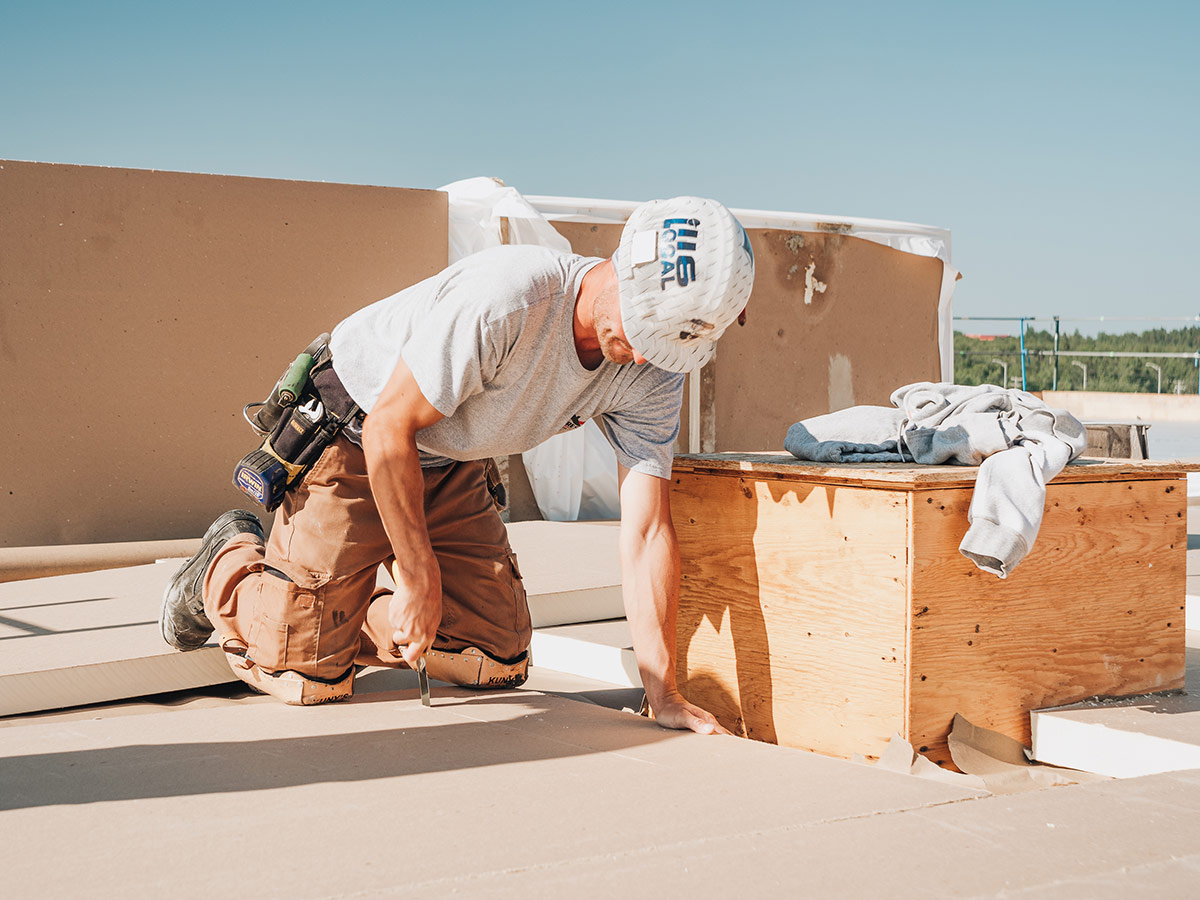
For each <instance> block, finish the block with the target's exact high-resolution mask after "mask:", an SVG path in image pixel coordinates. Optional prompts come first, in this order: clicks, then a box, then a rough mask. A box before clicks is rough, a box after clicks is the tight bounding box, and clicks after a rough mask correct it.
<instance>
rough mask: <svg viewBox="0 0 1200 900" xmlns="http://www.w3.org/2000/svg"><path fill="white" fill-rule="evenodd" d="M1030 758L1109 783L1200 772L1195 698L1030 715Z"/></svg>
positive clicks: (1199, 698)
mask: <svg viewBox="0 0 1200 900" xmlns="http://www.w3.org/2000/svg"><path fill="white" fill-rule="evenodd" d="M1030 722H1031V726H1032V732H1033V748H1032V753H1033V758H1034V759H1036V760H1037V761H1038V762H1043V763H1048V764H1050V765H1056V766H1065V767H1067V768H1071V769H1082V770H1083V771H1085V772H1096V773H1098V774H1101V775H1108V776H1110V777H1113V778H1135V777H1138V776H1142V775H1154V774H1157V773H1160V772H1175V771H1180V770H1183V769H1197V768H1200V695H1198V694H1195V693H1192V694H1174V695H1165V696H1146V697H1136V698H1126V699H1123V700H1111V701H1103V702H1101V701H1090V702H1085V703H1077V704H1073V705H1071V706H1064V707H1058V708H1054V709H1042V710H1035V711H1034V712H1033V713H1032V714H1031V717H1030Z"/></svg>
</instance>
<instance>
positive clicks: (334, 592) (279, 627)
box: [160, 197, 754, 733]
mask: <svg viewBox="0 0 1200 900" xmlns="http://www.w3.org/2000/svg"><path fill="white" fill-rule="evenodd" d="M753 279H754V257H753V253H752V252H751V249H750V242H749V239H748V238H747V236H746V232H745V230H744V229H743V228H742V226H741V224H740V223H739V222H738V221H737V219H736V218H734V216H733V215H732V214H731V213H730V212H729V211H728V210H727V209H726V208H725V207H724V206H722V205H721V204H719V203H717V202H715V201H712V200H704V199H700V198H695V197H678V198H674V199H671V200H656V201H652V202H649V203H646V204H643V205H641V206H639V207H638V208H637V209H636V210H635V211H634V212H633V214H632V215H631V216H630V218H629V220H628V222H627V224H626V226H625V228H624V230H623V232H622V235H621V243H620V247H619V249H618V250H617V252H616V253H615V254H614V255H613V257H612V258H611V259H607V260H603V259H589V258H585V257H581V256H575V255H563V254H560V253H555V252H553V251H550V250H547V249H545V248H541V247H530V246H505V247H497V248H494V249H491V250H485V251H483V252H481V253H477V254H474V255H473V256H470V257H468V258H466V259H463V260H461V261H459V262H457V263H455V264H454V265H451V266H450V267H448V268H447V269H445V270H444V271H442V272H441V273H440V274H438V275H435V276H433V277H432V278H428V279H426V280H425V281H422V282H420V283H418V284H416V285H413V286H412V287H410V288H407V289H406V290H403V291H401V292H399V293H398V294H395V295H394V296H391V297H388V298H385V299H383V300H380V301H379V302H378V303H375V304H372V305H371V306H368V307H366V308H364V309H362V310H360V311H358V312H357V313H355V314H353V315H351V316H350V317H348V318H347V319H345V320H344V321H343V322H342V323H341V324H340V325H338V327H337V328H336V329H335V330H334V332H333V336H332V339H331V341H330V343H329V354H328V355H329V356H330V357H331V363H329V364H324V365H320V364H319V365H318V366H317V367H316V369H314V373H316V374H314V376H313V384H314V385H315V387H316V389H317V390H318V391H319V395H320V400H321V402H322V403H323V404H324V405H325V406H326V407H328V408H329V410H330V412H331V413H332V414H340V413H341V411H342V410H344V409H350V411H351V412H353V411H354V407H353V404H357V407H358V408H359V409H361V410H362V411H363V414H361V415H359V416H357V417H356V418H354V419H353V420H352V421H351V422H350V424H348V425H347V426H346V427H345V428H344V429H343V430H342V432H341V433H340V434H339V435H338V436H337V437H336V439H334V440H333V441H332V443H330V444H329V446H328V447H327V448H326V449H325V450H324V451H323V452H322V454H321V456H320V458H319V460H318V461H317V462H316V464H315V465H314V466H313V467H312V469H311V470H309V471H308V473H307V474H306V475H305V476H304V478H303V480H302V481H301V482H300V483H299V484H298V486H297V487H296V488H295V489H293V490H291V491H290V492H289V493H288V494H287V495H286V496H285V497H284V498H283V501H282V505H281V506H280V507H279V509H278V510H277V511H276V516H275V522H274V526H273V528H272V530H271V537H270V540H269V541H266V542H264V538H263V531H262V528H261V526H260V524H259V521H258V518H257V517H256V516H255V515H254V514H252V513H248V512H245V511H242V510H234V511H232V512H228V513H225V514H224V515H222V516H221V517H219V518H218V519H217V520H216V521H215V522H214V523H213V525H212V526H211V527H210V528H209V530H208V532H207V534H205V536H204V539H203V542H202V546H201V548H200V550H199V551H198V552H197V553H196V555H195V556H193V557H192V558H191V559H190V560H189V561H188V562H187V563H185V564H184V566H183V567H182V568H181V569H180V570H179V572H178V573H177V574H176V575H175V576H174V578H173V579H172V581H171V583H170V584H169V585H168V587H167V589H166V592H165V593H164V596H163V606H162V613H161V616H160V620H161V625H162V631H163V636H164V637H165V638H166V640H167V641H168V642H169V643H170V644H172V645H173V646H174V647H176V648H178V649H180V650H192V649H196V648H198V647H200V646H203V645H204V644H205V643H206V642H207V641H208V639H209V638H210V637H211V635H212V633H213V630H214V627H215V629H216V632H217V637H218V639H219V641H220V645H221V647H222V649H223V650H224V651H225V653H226V656H227V658H228V660H229V662H230V664H231V666H232V667H233V669H234V671H235V673H236V674H237V675H238V676H239V677H240V678H242V679H243V680H244V681H246V682H247V683H248V684H250V685H251V686H253V687H255V688H257V689H259V690H261V691H264V692H266V693H270V694H273V695H275V696H277V697H279V698H281V699H283V700H284V701H286V702H289V703H295V704H306V705H307V704H311V703H320V702H325V701H329V700H340V699H343V698H345V697H348V696H350V694H351V693H352V691H353V684H354V675H355V671H356V665H358V666H361V665H388V666H409V667H413V668H416V666H417V663H418V661H419V660H420V658H421V657H425V660H426V663H427V666H428V671H429V674H430V675H431V676H433V677H434V678H438V679H440V680H443V681H449V682H453V683H456V684H462V685H468V686H477V687H501V686H515V685H519V684H522V683H523V682H524V681H525V678H526V677H527V669H528V664H529V653H528V647H529V641H530V637H531V633H532V629H531V625H530V618H529V609H528V606H527V604H526V601H525V591H524V589H523V587H522V585H521V577H520V572H519V570H518V568H517V561H516V559H515V557H514V556H513V553H512V550H511V549H510V547H509V544H508V539H507V535H506V531H505V527H504V524H503V522H502V521H501V519H500V517H499V514H498V512H497V509H496V506H495V505H494V504H493V502H492V496H491V494H490V493H489V487H488V483H487V478H486V473H485V469H486V468H487V466H486V464H485V463H484V462H482V461H481V460H488V461H490V460H491V459H492V458H494V457H496V456H502V455H507V454H512V453H520V452H522V451H524V450H528V449H529V448H531V447H533V446H535V445H537V444H539V443H540V442H542V441H543V440H545V439H547V438H549V437H551V436H552V435H554V434H557V433H559V432H561V431H564V430H566V429H569V428H571V427H578V425H579V424H580V423H581V422H583V421H586V420H587V419H589V418H593V419H595V420H596V421H597V423H598V424H599V425H600V427H601V428H602V429H603V431H604V433H605V435H606V436H607V438H608V440H609V442H610V443H611V444H612V446H613V449H614V450H615V452H616V456H617V460H618V462H619V468H620V499H621V537H620V553H621V568H622V581H623V597H624V601H625V608H626V612H627V616H628V619H629V624H630V628H631V631H632V634H633V643H634V649H635V651H636V653H637V658H638V667H639V670H640V672H641V676H642V682H643V684H644V686H645V689H646V699H647V702H648V704H649V706H650V707H651V709H652V710H653V713H654V716H655V719H656V720H657V721H658V722H659V723H660V724H661V725H663V726H665V727H668V728H690V729H692V730H694V731H697V732H701V733H713V732H723V731H724V729H722V728H721V726H720V725H718V724H717V721H716V719H715V718H714V717H713V716H712V715H711V714H709V713H708V712H706V711H705V710H703V709H700V708H699V707H697V706H695V705H693V704H691V703H689V702H687V701H686V700H685V699H684V697H683V696H682V695H681V694H680V693H679V691H678V689H677V687H676V681H675V614H676V605H677V601H678V592H679V552H678V545H677V543H676V538H675V532H674V529H673V527H672V524H671V514H670V506H669V498H670V494H669V484H670V481H669V479H670V474H671V462H672V451H673V444H674V441H675V438H676V435H677V434H678V431H679V411H680V404H681V400H682V396H683V382H684V375H683V374H682V373H685V372H688V371H691V370H693V369H696V368H698V367H699V366H701V365H703V364H704V363H705V362H706V361H707V360H708V359H709V358H710V357H711V355H712V352H713V349H714V344H715V342H716V340H717V338H719V337H720V335H721V333H722V332H723V331H724V330H725V328H726V327H727V326H728V325H729V324H730V323H731V322H732V321H734V320H735V319H739V315H740V314H741V313H742V312H743V311H744V309H745V306H746V301H747V300H748V298H749V295H750V288H751V284H752V282H753ZM380 564H390V565H391V569H392V573H393V575H394V577H395V582H396V588H395V591H394V592H393V591H391V590H388V589H383V588H377V587H376V577H377V570H378V567H379V566H380Z"/></svg>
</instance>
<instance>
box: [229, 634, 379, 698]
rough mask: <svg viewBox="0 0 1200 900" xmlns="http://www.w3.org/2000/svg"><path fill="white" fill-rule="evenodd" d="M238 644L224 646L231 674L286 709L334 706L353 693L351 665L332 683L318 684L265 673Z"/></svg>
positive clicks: (299, 677)
mask: <svg viewBox="0 0 1200 900" xmlns="http://www.w3.org/2000/svg"><path fill="white" fill-rule="evenodd" d="M239 643H240V642H237V641H230V642H227V643H226V644H223V649H224V650H225V659H226V660H227V661H228V662H229V667H230V668H231V669H233V674H235V675H236V676H237V677H238V678H240V679H242V681H244V682H246V684H248V685H250V687H252V688H253V689H254V690H256V691H258V692H259V693H262V694H270V695H271V696H273V697H276V698H278V699H280V700H282V701H283V702H284V703H286V704H288V705H289V706H315V705H317V704H318V703H334V702H336V701H338V700H347V699H349V698H350V696H351V695H352V694H353V693H354V672H355V670H354V667H353V666H351V667H350V669H349V671H347V672H346V674H345V675H343V676H342V677H341V678H339V679H337V680H335V681H317V680H314V679H312V678H306V677H304V676H303V675H301V674H300V673H299V672H293V671H291V670H285V671H282V672H268V671H267V670H266V669H264V668H262V667H261V666H259V665H256V664H255V663H254V662H253V661H252V660H250V659H248V658H247V657H246V653H245V651H244V650H241V649H240V647H238V644H239Z"/></svg>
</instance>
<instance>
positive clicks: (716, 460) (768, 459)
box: [675, 450, 1200, 493]
mask: <svg viewBox="0 0 1200 900" xmlns="http://www.w3.org/2000/svg"><path fill="white" fill-rule="evenodd" d="M675 468H676V469H677V470H679V471H688V472H697V473H701V472H702V473H709V474H723V475H732V474H736V473H739V472H747V473H753V475H754V476H756V477H760V478H768V477H769V478H772V479H776V480H781V481H803V482H807V483H816V482H819V483H821V484H846V485H852V486H855V487H877V488H883V489H885V490H909V489H912V490H925V489H930V488H949V487H966V488H970V487H973V486H974V484H975V478H976V476H977V475H978V474H979V467H978V466H922V465H915V464H913V463H842V464H837V465H830V464H826V463H815V462H808V461H806V460H801V459H797V458H796V457H794V456H792V455H791V454H790V453H787V452H785V451H783V450H780V451H776V452H774V453H691V454H686V455H681V456H677V457H676V458H675ZM1195 471H1200V464H1198V463H1195V462H1182V461H1180V460H1149V459H1146V460H1129V459H1076V460H1072V461H1071V462H1070V463H1068V464H1067V467H1066V468H1065V469H1063V470H1062V472H1060V473H1059V474H1058V475H1056V476H1055V478H1054V483H1055V484H1062V483H1065V482H1085V481H1098V482H1111V481H1144V480H1146V479H1150V478H1162V479H1172V480H1174V481H1175V482H1176V484H1177V485H1178V486H1179V489H1180V490H1183V488H1184V481H1183V476H1184V474H1185V473H1187V472H1195ZM1168 493H1170V488H1168Z"/></svg>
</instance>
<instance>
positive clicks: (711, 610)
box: [672, 473, 907, 756]
mask: <svg viewBox="0 0 1200 900" xmlns="http://www.w3.org/2000/svg"><path fill="white" fill-rule="evenodd" d="M672 509H673V513H674V517H675V527H676V531H677V532H678V535H679V540H680V550H681V557H682V565H683V571H682V590H681V599H680V610H679V622H678V676H679V681H680V685H681V688H682V690H683V691H684V693H685V694H686V695H687V696H688V697H689V698H690V699H691V700H693V701H695V702H697V703H699V704H700V705H702V706H704V707H706V708H708V709H710V710H712V712H713V713H714V714H715V715H717V716H718V718H719V719H720V720H721V721H722V723H723V724H724V725H725V726H726V727H728V728H729V729H730V730H732V731H734V732H735V733H739V734H746V735H748V736H749V737H753V738H757V739H759V740H766V741H774V742H777V743H780V744H785V745H787V746H791V747H800V748H804V749H808V750H816V751H819V752H822V753H827V754H831V755H836V756H849V755H850V754H851V753H854V752H862V753H865V754H868V755H876V754H879V753H881V752H882V750H883V748H884V746H885V745H886V743H887V741H888V739H889V737H890V736H891V734H892V733H893V732H895V731H900V732H903V731H905V705H904V696H905V690H906V667H905V629H906V627H907V605H906V604H907V599H906V589H905V578H906V559H905V556H906V554H905V541H906V538H905V535H906V528H907V509H906V501H905V495H904V494H902V493H897V492H884V491H866V490H861V489H856V488H836V487H827V486H823V485H802V484H793V483H787V484H781V483H772V482H768V481H762V480H754V479H751V478H729V477H716V478H714V477H706V476H703V475H693V474H686V473H681V474H680V473H677V475H676V477H675V479H674V485H673V494H672Z"/></svg>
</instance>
